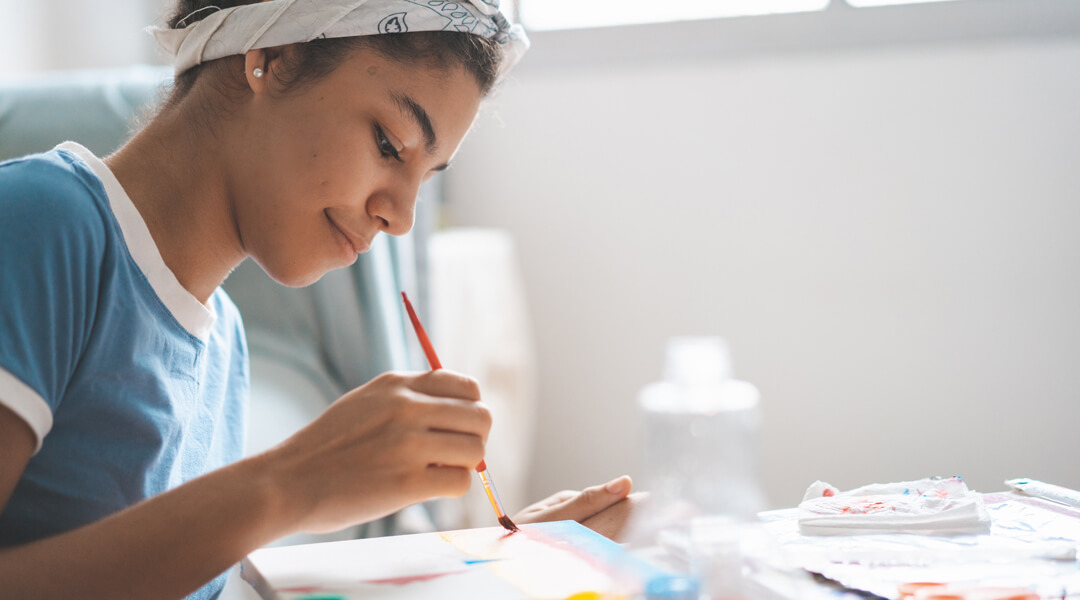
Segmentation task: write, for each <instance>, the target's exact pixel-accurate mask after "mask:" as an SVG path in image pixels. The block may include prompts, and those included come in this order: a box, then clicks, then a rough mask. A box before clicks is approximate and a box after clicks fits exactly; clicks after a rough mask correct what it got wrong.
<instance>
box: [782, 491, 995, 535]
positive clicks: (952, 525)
mask: <svg viewBox="0 0 1080 600" xmlns="http://www.w3.org/2000/svg"><path fill="white" fill-rule="evenodd" d="M799 531H800V532H801V533H802V534H803V535H865V534H874V533H914V534H920V535H961V534H977V533H987V532H989V531H990V516H989V514H988V513H987V512H986V507H985V506H984V505H983V500H982V495H980V494H979V493H977V492H975V491H972V490H969V489H968V487H967V485H966V484H965V483H964V481H963V480H962V479H961V478H960V477H951V478H948V479H942V478H929V479H919V480H917V481H901V482H897V483H875V484H870V485H865V486H863V487H860V488H855V489H853V490H848V491H846V492H841V491H840V490H838V489H837V488H835V487H834V486H832V485H829V484H828V483H825V482H823V481H815V482H814V483H813V484H811V485H810V487H809V488H807V490H806V495H804V496H803V501H802V503H800V504H799Z"/></svg>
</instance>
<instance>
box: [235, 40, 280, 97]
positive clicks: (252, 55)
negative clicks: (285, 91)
mask: <svg viewBox="0 0 1080 600" xmlns="http://www.w3.org/2000/svg"><path fill="white" fill-rule="evenodd" d="M281 68H282V48H281V47H273V48H259V49H257V50H248V52H247V54H245V55H244V79H245V80H246V81H247V84H248V87H250V88H251V91H253V92H255V93H256V94H263V93H266V92H267V91H268V90H270V89H271V87H272V85H271V81H273V79H271V77H270V76H271V75H272V74H273V73H274V72H275V71H276V70H280V69H281ZM255 69H259V70H260V71H262V76H261V77H256V76H255V72H256V71H255Z"/></svg>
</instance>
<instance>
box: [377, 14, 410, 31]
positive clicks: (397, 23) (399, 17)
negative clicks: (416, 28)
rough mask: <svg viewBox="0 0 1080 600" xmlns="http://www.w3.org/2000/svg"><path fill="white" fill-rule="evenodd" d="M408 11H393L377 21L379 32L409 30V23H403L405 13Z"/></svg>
mask: <svg viewBox="0 0 1080 600" xmlns="http://www.w3.org/2000/svg"><path fill="white" fill-rule="evenodd" d="M407 14H409V13H403V12H399V13H394V14H392V15H390V16H388V17H385V18H384V19H383V20H382V21H379V32H380V33H406V32H408V31H409V25H408V24H407V23H405V15H407Z"/></svg>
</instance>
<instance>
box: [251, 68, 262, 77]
mask: <svg viewBox="0 0 1080 600" xmlns="http://www.w3.org/2000/svg"><path fill="white" fill-rule="evenodd" d="M251 74H252V75H254V76H255V78H256V79H258V78H259V77H262V76H263V70H262V69H260V68H259V67H255V68H254V69H252V70H251Z"/></svg>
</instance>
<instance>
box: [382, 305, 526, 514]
mask: <svg viewBox="0 0 1080 600" xmlns="http://www.w3.org/2000/svg"><path fill="white" fill-rule="evenodd" d="M401 299H402V300H404V301H405V310H406V311H407V312H408V313H409V320H410V321H412V324H413V329H415V330H416V337H417V338H419V339H420V346H421V347H422V348H423V349H424V356H426V357H427V361H428V364H429V365H430V366H431V368H432V370H438V369H441V368H442V363H440V362H439V357H438V356H436V355H435V348H434V347H433V346H432V345H431V340H429V339H428V336H427V332H425V331H424V326H423V325H421V324H420V319H419V318H418V317H417V316H416V311H415V310H413V306H412V303H411V302H409V297H408V296H406V295H405V292H401ZM476 472H477V473H479V474H480V480H481V481H483V482H484V491H485V492H487V497H488V500H490V501H491V507H492V508H493V509H495V516H497V517H498V519H499V524H500V525H502V526H503V527H505V528H506V529H507V530H509V531H510V532H515V531H517V530H518V527H517V525H515V524H514V522H513V521H512V520H510V517H509V516H507V514H506V511H505V510H503V507H502V502H501V501H500V500H499V493H498V492H496V491H495V484H494V483H492V481H491V475H489V474H488V472H487V463H486V462H485V461H483V460H481V461H480V464H478V465H476Z"/></svg>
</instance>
